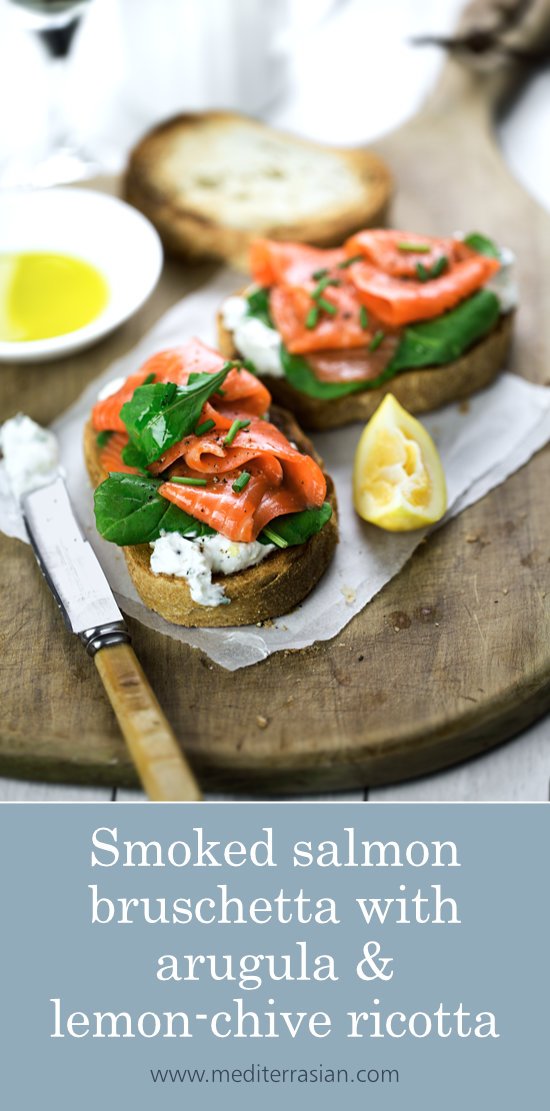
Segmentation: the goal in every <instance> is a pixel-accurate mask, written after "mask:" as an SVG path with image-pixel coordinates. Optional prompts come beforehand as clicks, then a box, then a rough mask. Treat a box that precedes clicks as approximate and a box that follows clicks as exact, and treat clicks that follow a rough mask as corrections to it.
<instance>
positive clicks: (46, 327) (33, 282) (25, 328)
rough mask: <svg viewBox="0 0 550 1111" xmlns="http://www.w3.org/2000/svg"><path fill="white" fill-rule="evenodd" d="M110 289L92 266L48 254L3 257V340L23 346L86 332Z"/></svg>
mask: <svg viewBox="0 0 550 1111" xmlns="http://www.w3.org/2000/svg"><path fill="white" fill-rule="evenodd" d="M108 300H109V287H108V285H107V282H106V280H105V278H104V277H103V275H102V274H101V273H100V271H99V270H97V269H96V267H95V266H92V265H91V263H89V262H85V261H84V260H83V259H79V258H72V257H71V256H70V255H61V254H53V253H50V252H46V251H28V252H23V253H20V254H0V341H1V342H3V343H6V342H7V343H25V342H28V341H29V340H41V339H50V338H51V337H52V336H63V335H66V333H67V332H75V331H76V330H77V329H78V328H83V327H84V325H85V324H89V323H90V322H91V321H92V320H95V319H96V317H98V316H99V314H100V313H101V312H102V311H103V309H104V308H105V306H106V304H107V302H108Z"/></svg>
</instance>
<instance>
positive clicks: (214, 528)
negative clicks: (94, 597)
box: [84, 339, 338, 626]
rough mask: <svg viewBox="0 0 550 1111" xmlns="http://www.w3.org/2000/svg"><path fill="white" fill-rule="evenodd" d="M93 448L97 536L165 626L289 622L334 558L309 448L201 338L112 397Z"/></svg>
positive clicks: (99, 413)
mask: <svg viewBox="0 0 550 1111" xmlns="http://www.w3.org/2000/svg"><path fill="white" fill-rule="evenodd" d="M84 451H85V458H86V465H87V468H88V473H89V475H90V478H91V480H92V483H93V485H94V487H96V489H95V518H96V524H97V528H98V531H99V532H100V534H101V535H102V536H103V537H104V538H105V539H106V540H110V541H112V542H113V543H115V544H118V545H120V547H121V548H122V549H123V551H124V555H125V558H126V562H127V565H128V569H129V572H130V575H131V577H132V579H133V582H134V584H135V586H136V589H137V590H138V593H139V594H140V596H141V598H142V599H143V601H144V602H145V604H146V605H147V606H148V607H149V608H150V609H152V610H155V611H156V612H157V613H159V614H161V615H162V616H163V617H165V618H166V619H167V620H168V621H172V622H174V623H175V624H177V625H187V626H197V625H211V626H219V625H246V624H250V623H252V622H257V621H263V620H266V619H268V618H271V617H276V616H279V615H280V614H283V613H287V612H288V611H289V610H291V609H292V608H293V607H294V606H296V605H297V604H298V603H299V602H301V601H302V599H303V598H305V596H306V595H307V594H309V592H310V591H311V590H312V589H313V587H314V586H315V584H316V583H317V582H318V580H319V579H320V577H321V576H322V574H323V572H324V571H325V570H326V568H327V566H328V564H329V562H330V559H331V556H332V554H333V551H334V548H335V545H336V542H337V538H338V529H337V520H336V501H335V496H334V489H333V485H332V482H331V481H330V479H329V478H328V477H327V476H326V475H325V474H324V473H323V470H322V468H321V461H320V460H319V458H318V457H317V456H316V455H315V452H314V450H313V447H312V445H311V444H310V443H309V441H308V440H307V439H305V437H304V436H303V434H302V432H301V431H300V429H299V428H298V425H297V424H296V423H295V421H294V419H293V418H292V417H291V416H290V415H289V414H287V413H284V412H283V411H282V410H279V409H276V408H271V396H270V394H269V393H268V391H267V389H266V387H265V386H264V385H263V384H262V383H261V382H260V381H259V380H258V378H257V377H256V376H255V375H253V374H251V373H250V371H249V370H248V369H247V368H246V367H245V366H244V365H243V364H242V363H241V362H234V361H225V360H224V359H223V358H222V356H221V355H219V354H218V352H216V351H214V350H213V349H212V348H210V347H207V346H206V345H205V344H203V343H201V341H200V340H197V339H192V340H190V341H188V342H187V343H184V344H183V345H182V346H180V347H176V348H172V349H171V350H169V351H162V352H161V353H160V354H158V355H154V356H153V357H152V358H150V359H148V360H147V362H146V363H144V365H143V366H142V367H141V368H140V369H139V370H138V371H136V373H134V374H132V375H130V377H129V378H127V379H126V380H125V381H121V382H115V383H113V384H112V387H111V389H109V388H108V389H107V391H103V394H102V395H100V398H99V400H98V402H97V404H96V405H95V407H94V409H93V411H92V415H91V418H90V421H89V422H88V424H87V426H86V430H85V442H84Z"/></svg>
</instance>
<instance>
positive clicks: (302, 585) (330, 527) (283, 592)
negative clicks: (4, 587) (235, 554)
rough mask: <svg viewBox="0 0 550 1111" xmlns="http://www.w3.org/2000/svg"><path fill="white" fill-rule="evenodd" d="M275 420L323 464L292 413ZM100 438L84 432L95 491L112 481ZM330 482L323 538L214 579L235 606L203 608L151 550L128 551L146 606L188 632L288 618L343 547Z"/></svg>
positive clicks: (276, 413) (279, 413)
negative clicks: (157, 568) (158, 566)
mask: <svg viewBox="0 0 550 1111" xmlns="http://www.w3.org/2000/svg"><path fill="white" fill-rule="evenodd" d="M270 416H271V419H272V420H273V423H275V424H277V426H278V427H279V428H280V429H281V431H283V432H284V433H285V435H286V436H287V437H288V439H289V440H291V441H293V442H294V443H295V444H296V445H297V446H298V447H299V449H300V450H301V451H304V452H307V453H308V454H309V455H312V456H313V458H314V459H316V461H317V462H318V463H319V464H321V460H320V458H319V456H318V455H317V453H316V452H315V449H314V448H313V445H312V444H311V443H310V441H309V440H308V439H307V437H305V436H304V434H303V432H302V431H301V429H300V428H299V427H298V425H297V423H296V421H295V420H294V418H293V417H292V416H291V415H290V413H286V412H284V410H282V409H278V408H277V407H275V406H274V407H273V408H272V410H271V414H270ZM96 435H97V434H96V432H95V430H94V428H93V426H92V422H91V421H88V423H87V425H86V427H85V429H84V458H85V461H86V467H87V470H88V474H89V476H90V479H91V482H92V485H93V486H94V488H95V487H96V486H99V484H100V482H103V480H104V479H105V478H107V473H106V472H105V471H104V470H103V469H102V467H101V464H100V461H99V456H100V452H99V450H98V447H97V441H96ZM325 477H326V480H327V501H329V502H330V504H331V506H332V517H331V519H330V521H327V523H326V525H324V526H323V528H322V529H321V531H320V532H318V533H316V534H315V535H314V536H312V537H311V538H310V539H309V540H308V541H306V543H305V544H298V545H296V546H295V547H290V548H285V549H278V550H277V551H275V552H272V553H271V554H270V555H268V556H266V558H265V559H264V560H263V562H262V563H259V564H257V566H256V567H248V568H247V569H246V570H244V571H238V572H236V573H235V574H232V575H220V574H218V575H213V576H212V581H213V582H215V583H220V584H223V587H224V590H225V593H226V595H227V597H228V598H230V599H231V604H230V605H221V606H214V607H209V606H201V605H199V604H198V603H197V602H194V601H193V599H192V598H191V593H190V590H189V586H188V584H187V582H186V580H185V579H183V578H178V577H176V576H175V575H164V574H160V575H158V574H155V573H154V572H153V571H152V570H151V567H150V557H151V548H150V546H149V544H135V545H132V546H131V547H126V548H123V549H122V551H123V553H124V558H125V560H126V564H127V567H128V571H129V573H130V577H131V579H132V581H133V583H134V585H135V587H136V590H137V591H138V594H139V595H140V597H141V598H142V600H143V602H144V603H145V605H146V606H147V607H148V608H149V609H151V610H154V612H155V613H158V614H160V616H161V617H164V618H166V620H167V621H171V622H172V624H174V625H185V626H186V627H188V628H197V627H203V628H208V627H211V628H219V627H222V626H236V625H251V624H254V623H256V622H258V621H267V620H269V619H270V618H273V617H280V616H281V615H282V614H285V613H289V612H290V610H292V609H294V607H295V606H297V605H298V604H299V602H302V601H303V599H304V598H305V597H306V596H307V595H308V594H309V593H310V592H311V591H312V590H313V587H314V586H316V584H317V583H318V581H319V579H320V578H321V577H322V575H323V574H324V572H325V571H326V569H327V567H328V565H329V563H330V561H331V559H332V556H333V554H334V550H335V548H336V544H337V542H338V512H337V504H336V494H335V491H334V484H333V482H332V479H331V478H330V477H329V476H328V475H326V476H325Z"/></svg>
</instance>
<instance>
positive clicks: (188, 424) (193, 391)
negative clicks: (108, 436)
mask: <svg viewBox="0 0 550 1111" xmlns="http://www.w3.org/2000/svg"><path fill="white" fill-rule="evenodd" d="M234 365H235V364H234V363H224V365H223V367H222V368H221V370H219V371H218V373H217V374H197V375H194V376H193V381H192V382H190V383H189V384H188V385H187V386H176V385H175V384H174V383H173V382H156V383H154V384H152V385H149V386H138V388H137V390H135V391H134V394H133V397H132V398H131V400H130V401H127V402H126V404H125V405H123V406H122V409H121V411H120V415H121V417H122V420H123V422H124V424H125V425H126V428H127V430H128V435H129V437H130V440H131V442H132V444H133V445H134V447H135V448H136V449H137V450H138V451H139V452H140V453H141V455H142V456H143V458H144V459H145V461H146V463H154V462H155V460H156V459H159V458H160V456H161V455H163V454H164V452H165V451H168V449H169V448H171V447H173V445H174V444H177V443H178V442H179V441H180V440H182V439H183V438H184V436H188V435H190V433H191V432H192V431H193V429H194V428H195V425H196V424H197V422H198V420H199V418H200V415H201V411H202V407H203V405H204V403H205V401H208V398H209V397H212V395H213V394H215V393H216V392H217V391H218V389H219V388H220V387H221V385H222V384H223V382H224V381H225V379H226V377H227V375H228V373H229V371H230V370H231V369H232V367H233V366H234Z"/></svg>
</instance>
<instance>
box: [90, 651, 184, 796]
mask: <svg viewBox="0 0 550 1111" xmlns="http://www.w3.org/2000/svg"><path fill="white" fill-rule="evenodd" d="M94 660H95V665H96V667H97V670H98V671H99V674H100V676H101V680H102V682H103V686H104V687H105V690H106V691H107V694H108V696H109V701H110V703H111V706H112V707H113V710H114V712H115V714H116V717H117V721H118V724H119V725H120V728H121V730H122V733H123V735H124V738H125V740H126V744H127V745H128V748H129V750H130V754H131V757H132V760H133V761H134V764H135V766H136V771H137V773H138V775H139V778H140V780H141V783H142V785H143V789H144V790H145V791H146V792H147V794H148V796H149V798H150V799H153V800H155V801H157V802H199V801H200V800H201V799H202V793H201V790H200V788H199V785H198V783H197V781H196V779H195V776H194V775H193V772H192V771H191V768H190V767H189V764H188V763H187V760H186V759H185V756H184V754H183V752H182V750H181V747H180V745H179V744H178V741H177V738H176V736H175V734H174V732H173V730H172V728H171V726H170V725H169V724H168V721H167V720H166V718H165V716H164V714H163V712H162V710H161V708H160V706H159V703H158V702H157V699H156V697H155V695H154V694H153V691H152V690H151V687H150V686H149V682H148V680H147V678H146V676H145V673H144V671H143V668H142V666H141V664H140V662H139V660H138V658H137V656H136V654H135V652H134V650H133V648H132V646H131V645H130V644H114V645H111V646H109V647H106V648H101V649H100V650H99V651H98V652H96V653H95V656H94Z"/></svg>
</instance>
